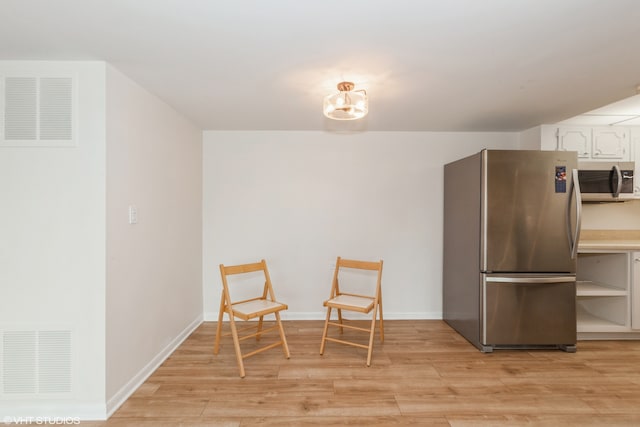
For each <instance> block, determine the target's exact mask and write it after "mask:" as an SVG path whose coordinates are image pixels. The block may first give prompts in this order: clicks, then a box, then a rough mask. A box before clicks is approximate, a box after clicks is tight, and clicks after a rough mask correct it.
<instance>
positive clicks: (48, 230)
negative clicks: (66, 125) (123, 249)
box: [0, 61, 105, 416]
mask: <svg viewBox="0 0 640 427" xmlns="http://www.w3.org/2000/svg"><path fill="white" fill-rule="evenodd" d="M37 72H41V73H44V74H46V73H53V74H55V73H58V72H63V73H64V72H70V73H76V75H77V79H78V88H79V90H78V114H79V116H78V128H77V131H78V137H77V146H76V147H56V148H53V147H31V148H25V147H0V200H1V201H0V329H4V330H20V331H29V330H41V329H43V328H44V329H50V328H54V329H56V330H67V329H68V330H71V332H72V339H71V349H72V353H73V369H74V370H73V378H72V390H73V391H72V395H70V396H64V397H56V395H55V394H54V395H52V396H49V397H48V398H47V399H44V400H43V398H42V397H39V396H37V397H36V396H32V395H29V394H25V395H22V396H20V395H15V396H7V395H5V396H3V399H1V400H0V415H25V414H26V415H31V416H57V415H64V416H84V415H89V416H92V415H95V414H100V413H104V409H105V405H104V401H105V369H104V363H105V333H104V330H105V305H104V296H105V265H104V259H105V163H104V158H105V116H104V105H105V86H104V76H105V66H104V63H100V62H31V61H20V62H17V61H0V74H1V75H14V76H21V75H25V74H29V73H37ZM68 411H71V412H68Z"/></svg>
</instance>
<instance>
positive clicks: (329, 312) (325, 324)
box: [320, 307, 331, 354]
mask: <svg viewBox="0 0 640 427" xmlns="http://www.w3.org/2000/svg"><path fill="white" fill-rule="evenodd" d="M330 318H331V307H327V318H326V319H325V321H324V329H323V330H322V342H321V343H320V354H323V353H324V345H325V343H326V342H327V329H328V328H329V319H330Z"/></svg>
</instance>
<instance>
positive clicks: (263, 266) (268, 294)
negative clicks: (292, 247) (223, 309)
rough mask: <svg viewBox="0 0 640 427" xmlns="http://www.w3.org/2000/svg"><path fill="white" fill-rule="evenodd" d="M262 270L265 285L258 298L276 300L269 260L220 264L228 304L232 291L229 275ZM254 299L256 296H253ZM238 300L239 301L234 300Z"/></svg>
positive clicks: (230, 302)
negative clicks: (268, 264)
mask: <svg viewBox="0 0 640 427" xmlns="http://www.w3.org/2000/svg"><path fill="white" fill-rule="evenodd" d="M258 271H262V273H263V275H264V287H263V289H262V295H261V296H260V297H258V298H262V299H269V300H271V301H275V300H276V297H275V293H274V292H273V286H272V284H271V277H270V276H269V269H268V268H267V262H266V261H265V260H264V259H263V260H260V262H254V263H251V264H239V265H227V266H225V265H223V264H220V276H221V277H222V286H223V288H224V293H225V295H226V296H227V297H228V300H227V304H229V305H231V304H232V301H231V293H230V291H229V280H228V277H227V276H234V275H242V274H250V273H254V272H258ZM251 299H254V298H251ZM234 302H238V301H234Z"/></svg>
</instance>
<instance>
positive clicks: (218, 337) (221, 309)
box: [213, 292, 224, 354]
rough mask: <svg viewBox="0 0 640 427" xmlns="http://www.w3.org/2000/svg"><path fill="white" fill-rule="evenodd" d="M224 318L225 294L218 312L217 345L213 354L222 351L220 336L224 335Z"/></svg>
mask: <svg viewBox="0 0 640 427" xmlns="http://www.w3.org/2000/svg"><path fill="white" fill-rule="evenodd" d="M223 316H224V292H223V293H222V298H221V299H220V311H218V325H217V326H216V343H215V345H214V346H213V354H218V350H220V335H221V334H222V317H223Z"/></svg>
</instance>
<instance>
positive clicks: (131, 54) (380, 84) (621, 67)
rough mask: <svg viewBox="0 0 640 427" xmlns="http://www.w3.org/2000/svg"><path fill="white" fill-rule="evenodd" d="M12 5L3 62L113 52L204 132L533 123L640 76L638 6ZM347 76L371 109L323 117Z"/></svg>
mask: <svg viewBox="0 0 640 427" xmlns="http://www.w3.org/2000/svg"><path fill="white" fill-rule="evenodd" d="M0 10H1V11H2V13H1V14H0V59H4V60H102V61H107V62H109V63H110V64H112V65H113V66H114V67H115V68H117V69H119V70H120V71H122V72H123V73H124V74H126V75H128V76H129V77H131V78H132V79H133V80H135V81H136V82H138V83H139V84H140V85H142V86H143V87H145V88H146V89H147V90H149V91H150V92H152V93H154V94H156V95H157V96H159V97H160V98H162V99H163V100H164V101H166V102H167V103H168V104H170V105H171V106H173V108H175V109H176V110H178V111H180V112H181V113H182V114H183V115H184V116H186V117H187V118H189V119H190V120H191V121H192V122H193V123H194V124H196V125H197V126H199V127H201V128H202V129H205V130H245V131H246V130H329V131H340V130H354V131H364V130H368V131H520V130H524V129H528V128H530V127H533V126H536V125H538V124H544V123H556V122H559V121H563V120H565V119H567V118H570V117H574V116H577V115H580V114H582V113H584V112H588V111H591V110H594V109H596V108H599V107H601V106H603V105H606V104H609V103H612V102H615V101H619V100H621V99H623V98H627V97H629V96H633V95H636V87H637V86H638V85H639V84H640V55H638V52H639V51H640V25H639V23H640V1H637V0H607V1H603V0H483V1H477V0H440V1H435V0H422V1H418V0H350V1H343V0H342V1H341V0H321V1H320V0H318V1H313V2H311V1H300V0H298V1H296V0H270V1H261V0H234V1H224V2H223V1H215V0H0ZM342 80H350V81H353V82H355V83H356V88H357V89H358V88H360V89H365V90H366V91H367V93H368V94H369V99H370V106H369V109H370V111H369V115H368V116H367V117H366V118H364V119H362V120H360V121H354V122H335V121H330V120H329V119H326V118H324V116H323V115H322V111H321V109H322V98H323V96H325V95H326V94H328V93H329V92H331V91H333V90H334V89H335V85H336V84H337V83H338V82H340V81H342ZM596 111H597V110H596ZM638 115H640V112H638Z"/></svg>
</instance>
